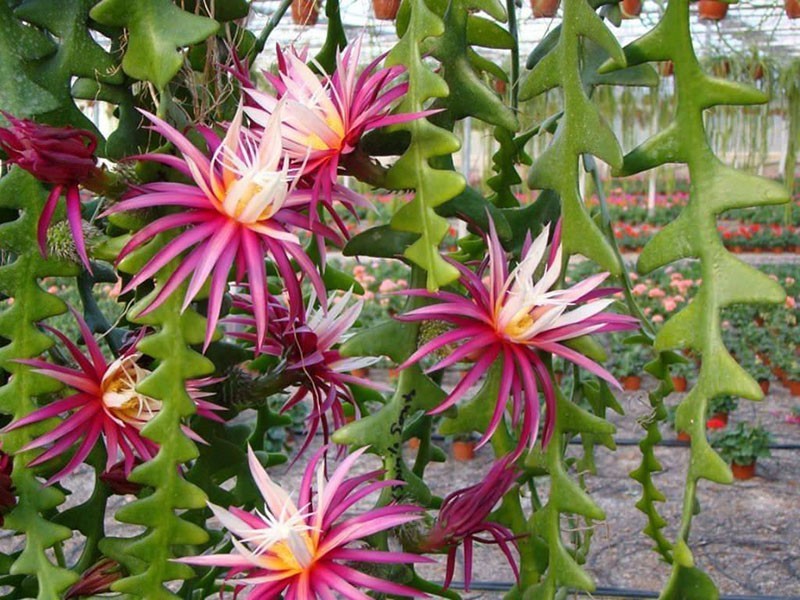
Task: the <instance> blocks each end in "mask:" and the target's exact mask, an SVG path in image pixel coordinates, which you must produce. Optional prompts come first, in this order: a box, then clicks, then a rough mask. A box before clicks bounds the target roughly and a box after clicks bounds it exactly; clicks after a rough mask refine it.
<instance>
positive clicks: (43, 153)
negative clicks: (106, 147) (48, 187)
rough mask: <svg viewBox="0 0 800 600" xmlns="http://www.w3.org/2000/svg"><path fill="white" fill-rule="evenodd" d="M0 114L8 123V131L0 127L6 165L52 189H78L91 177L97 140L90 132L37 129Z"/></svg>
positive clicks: (37, 124) (25, 122)
mask: <svg viewBox="0 0 800 600" xmlns="http://www.w3.org/2000/svg"><path fill="white" fill-rule="evenodd" d="M0 112H2V114H3V116H4V117H5V118H6V119H8V121H9V122H10V123H11V127H10V128H3V127H0V148H2V149H3V151H5V153H6V154H7V155H8V162H10V163H12V164H15V165H18V166H20V167H22V168H23V169H25V170H26V171H28V172H29V173H30V174H31V175H33V176H34V177H36V179H38V180H39V181H43V182H44V183H52V184H53V185H61V186H74V185H78V184H79V183H82V182H83V181H84V180H85V179H87V178H88V177H89V176H90V175H92V174H93V173H94V170H95V168H96V167H95V164H96V163H97V159H96V158H95V156H94V151H95V148H97V138H95V136H94V134H92V133H91V132H89V131H85V130H83V129H74V128H72V127H51V126H49V125H40V124H39V123H35V122H34V121H29V120H28V119H17V118H15V117H13V116H11V115H10V114H8V113H7V112H4V111H0Z"/></svg>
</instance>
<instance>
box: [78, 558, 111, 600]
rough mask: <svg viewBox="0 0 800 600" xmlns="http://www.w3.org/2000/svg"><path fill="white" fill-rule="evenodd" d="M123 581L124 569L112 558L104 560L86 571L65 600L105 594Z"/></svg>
mask: <svg viewBox="0 0 800 600" xmlns="http://www.w3.org/2000/svg"><path fill="white" fill-rule="evenodd" d="M119 579H122V567H120V566H119V564H118V563H117V562H116V561H113V560H111V559H110V558H103V559H100V560H99V561H97V562H96V563H94V565H92V566H91V567H89V568H88V569H86V571H84V573H83V574H82V575H81V578H80V579H79V580H78V581H77V582H76V583H75V585H73V586H72V587H71V588H69V589H68V590H67V593H66V595H65V596H64V600H71V599H72V598H83V597H88V596H96V595H97V594H105V593H108V592H110V591H111V584H112V583H114V582H115V581H117V580H119Z"/></svg>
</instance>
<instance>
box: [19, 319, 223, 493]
mask: <svg viewBox="0 0 800 600" xmlns="http://www.w3.org/2000/svg"><path fill="white" fill-rule="evenodd" d="M70 310H71V311H72V314H73V315H74V316H75V320H76V321H77V322H78V326H79V328H80V331H81V336H82V337H83V339H84V341H85V343H86V348H87V350H88V355H85V354H83V353H82V352H81V351H80V349H79V348H78V347H77V346H76V345H75V344H74V343H73V342H72V341H70V340H69V338H67V336H65V335H64V334H63V333H61V332H60V331H58V330H56V329H53V328H52V327H49V326H47V325H43V327H44V328H45V329H46V330H47V331H49V332H50V333H52V334H53V335H55V336H56V337H57V338H58V339H59V340H60V341H61V342H62V343H63V344H64V346H65V347H66V349H67V350H68V351H69V353H70V355H71V356H72V358H73V360H74V361H75V363H76V365H77V368H72V367H64V366H61V365H55V364H51V363H48V362H45V361H43V360H39V359H33V360H20V361H18V362H21V363H23V364H26V365H29V366H31V367H33V368H34V372H36V373H40V374H42V375H46V376H47V377H51V378H53V379H56V380H58V381H60V382H61V383H63V384H64V385H67V386H69V387H71V388H72V389H74V390H75V393H74V394H72V395H70V396H67V397H66V398H62V399H59V400H56V401H55V402H52V403H50V404H48V405H47V406H43V407H42V408H39V409H37V410H35V411H34V412H32V413H31V414H29V415H27V416H26V417H23V418H21V419H18V420H17V421H14V422H13V423H11V425H9V426H8V427H6V429H5V431H10V430H13V429H18V428H20V427H24V426H25V425H30V424H31V423H39V422H41V421H44V420H47V419H50V418H53V417H57V416H59V415H61V414H64V413H69V416H68V417H66V418H65V419H64V420H63V421H62V422H61V423H59V424H58V425H57V426H56V427H55V428H54V429H53V430H52V431H50V432H48V433H46V434H44V435H41V436H39V437H38V438H36V439H35V440H33V441H31V442H30V443H29V444H27V445H26V446H24V447H23V448H22V449H21V450H20V452H25V451H28V450H33V449H35V448H43V447H45V446H49V448H48V449H47V450H46V451H44V452H43V453H42V454H40V455H39V456H37V457H36V458H35V459H33V460H32V461H31V462H30V463H28V466H30V467H33V466H36V465H40V464H42V463H44V462H47V461H48V460H50V459H52V458H54V457H56V456H59V455H61V454H63V453H65V452H67V451H68V450H69V449H70V448H71V447H72V446H73V445H76V444H77V446H78V448H77V450H76V451H75V454H74V455H73V456H72V458H71V459H70V460H69V461H68V462H67V464H66V466H64V468H62V469H61V470H60V471H58V472H57V473H56V474H55V475H53V476H52V477H51V478H50V479H49V481H48V484H50V483H54V482H56V481H59V480H61V479H63V478H64V477H66V476H67V475H69V474H70V473H71V472H72V471H73V470H75V468H77V467H78V465H80V464H81V462H83V460H84V459H85V458H86V457H87V456H88V454H89V452H91V450H92V448H94V446H95V444H96V443H97V440H98V439H99V438H100V436H101V435H102V437H103V443H104V445H105V448H106V470H107V471H108V470H110V469H112V467H113V465H114V463H115V462H116V461H117V459H118V455H119V453H121V454H122V457H123V463H124V472H125V476H126V477H127V476H128V475H129V474H130V472H131V470H132V469H133V467H134V462H135V461H136V459H137V458H138V459H140V460H143V461H146V460H150V459H151V458H153V457H154V456H155V454H156V452H157V451H158V446H157V445H156V444H155V443H154V442H152V441H151V440H148V439H147V438H145V437H142V435H141V430H142V428H143V427H144V426H145V425H147V423H148V422H149V421H150V420H151V419H152V418H153V417H154V416H155V415H156V414H158V412H159V411H160V410H161V402H160V401H159V400H156V399H154V398H150V397H148V396H145V395H144V394H142V393H140V392H138V391H137V389H136V387H137V386H138V385H139V384H140V383H141V382H142V381H143V380H144V378H145V377H147V376H148V375H150V371H148V370H147V369H144V368H142V367H141V366H139V364H138V361H139V359H140V358H141V354H140V353H138V352H136V351H135V350H134V347H135V344H134V345H133V346H132V347H131V348H129V349H128V350H127V351H126V352H125V353H123V354H122V355H121V356H120V357H119V358H117V359H116V360H114V361H113V362H111V363H109V362H107V361H106V359H105V358H104V357H103V353H102V351H101V349H100V346H99V344H98V343H97V341H96V340H95V339H94V336H92V333H91V331H90V330H89V326H88V325H87V324H86V322H85V321H84V320H83V318H82V317H81V316H80V315H79V314H78V313H77V312H76V311H75V310H74V309H72V308H70ZM214 381H215V380H211V379H203V380H190V381H187V392H188V393H189V395H190V396H192V398H193V400H194V401H195V404H196V406H197V412H198V414H200V415H203V416H204V417H207V418H211V419H214V420H221V419H220V418H219V417H218V416H216V415H215V414H214V411H215V410H221V408H220V407H218V406H216V405H215V404H212V403H211V402H208V401H207V400H204V399H203V397H204V396H206V395H207V394H206V393H204V392H202V391H200V389H199V388H200V387H201V386H203V385H207V384H209V383H213V382H214ZM184 432H185V433H186V434H187V435H188V436H189V437H191V438H193V439H195V440H197V441H202V440H200V438H199V437H198V436H197V435H196V434H195V433H193V432H192V431H191V430H190V429H188V428H186V427H185V428H184Z"/></svg>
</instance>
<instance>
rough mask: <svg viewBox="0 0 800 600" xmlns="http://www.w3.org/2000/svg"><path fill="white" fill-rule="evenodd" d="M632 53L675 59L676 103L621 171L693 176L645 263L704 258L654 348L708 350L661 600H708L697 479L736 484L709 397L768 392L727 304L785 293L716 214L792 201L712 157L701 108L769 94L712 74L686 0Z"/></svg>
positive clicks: (691, 412) (677, 1) (692, 411)
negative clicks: (717, 442)
mask: <svg viewBox="0 0 800 600" xmlns="http://www.w3.org/2000/svg"><path fill="white" fill-rule="evenodd" d="M625 57H626V59H627V64H628V65H631V64H641V63H644V62H649V61H663V60H672V61H673V63H674V65H675V88H676V96H677V105H676V107H675V116H674V120H673V121H672V123H671V124H670V125H669V126H668V127H667V128H666V129H664V130H662V131H660V132H659V133H657V134H656V135H655V136H653V137H652V138H650V139H649V140H647V141H645V142H644V143H643V144H642V145H641V146H639V147H638V148H636V149H634V150H633V151H632V152H631V153H630V154H628V155H627V156H626V157H625V162H624V166H623V168H622V169H621V170H620V172H619V174H620V175H630V174H634V173H638V172H641V171H643V170H646V169H650V168H653V167H655V166H658V165H660V164H664V163H676V162H679V163H685V164H687V165H688V168H689V174H690V177H691V188H690V199H689V203H688V204H687V206H686V207H685V208H684V210H683V211H682V212H681V214H680V216H679V217H678V219H676V220H675V221H673V222H672V223H670V224H669V225H668V226H667V227H665V228H664V229H663V230H662V231H661V232H660V233H659V234H658V235H657V236H656V237H655V238H653V240H652V241H651V242H650V243H649V244H648V245H647V246H646V247H645V249H644V251H643V252H642V254H641V256H640V257H639V263H638V265H637V267H638V270H639V271H640V272H641V273H649V272H650V271H653V270H654V269H656V268H659V267H662V266H664V265H666V264H668V263H670V262H673V261H675V260H678V259H681V258H697V259H699V260H700V266H701V273H702V278H703V283H702V286H701V287H700V290H699V292H698V293H697V296H696V297H695V298H694V300H693V301H692V302H691V303H690V304H689V305H688V306H687V307H686V308H685V309H684V310H682V311H681V312H680V313H678V314H677V315H675V316H674V317H672V318H671V319H670V320H669V321H667V322H666V323H665V325H664V327H663V328H662V330H661V331H660V332H659V334H658V336H657V337H656V340H655V348H656V350H664V349H669V348H688V349H692V350H694V351H695V352H697V353H698V354H700V355H701V357H702V366H701V369H700V374H699V377H698V381H697V385H696V386H695V387H694V388H693V389H692V390H691V391H690V392H689V394H688V395H687V396H686V397H685V398H684V400H683V401H682V402H681V404H680V406H679V408H678V412H677V418H676V426H677V428H679V429H681V430H684V431H687V432H688V433H690V434H691V437H692V449H691V452H692V458H691V461H690V465H689V470H688V472H687V478H686V488H685V489H686V491H685V494H684V499H683V512H682V516H681V524H680V530H679V533H678V537H677V540H676V542H675V544H674V554H673V555H674V564H673V569H672V574H671V576H670V579H669V581H668V582H667V585H666V587H665V589H664V591H663V593H662V596H661V598H662V599H663V600H674V599H677V598H680V597H683V595H682V594H683V592H682V591H681V589H684V588H685V587H686V586H689V587H694V588H696V589H701V590H704V591H703V594H706V596H704V597H708V598H712V597H717V596H718V592H717V590H716V588H715V586H714V584H713V583H712V582H711V580H710V579H709V577H708V576H707V575H705V574H704V573H702V572H701V571H700V570H699V569H697V568H696V567H694V560H693V557H692V553H691V551H690V550H689V546H688V540H689V531H690V528H691V523H692V517H693V513H694V507H695V498H696V492H697V483H698V481H699V480H700V479H709V480H711V481H716V482H719V483H730V481H731V479H732V478H731V473H730V469H729V468H728V466H727V465H726V464H725V463H724V462H723V461H722V459H721V458H720V457H719V456H718V455H717V454H716V453H715V452H714V451H713V450H712V448H711V447H710V445H709V443H708V441H707V440H706V436H705V432H704V428H705V417H706V411H707V405H708V401H709V400H710V399H711V398H713V397H715V396H719V395H722V394H734V395H738V396H742V397H745V398H750V399H753V400H759V399H761V398H762V393H761V390H760V389H759V386H758V384H757V383H756V382H755V380H754V379H753V378H752V377H750V376H749V375H748V374H747V373H746V372H745V371H744V370H743V369H742V368H741V367H740V366H739V365H738V364H737V363H736V361H735V360H734V359H733V357H732V356H731V355H730V353H729V352H728V351H727V349H726V348H725V346H724V343H723V340H722V335H721V326H720V311H721V309H722V308H724V307H726V306H729V305H731V304H735V303H742V302H774V303H778V302H781V301H783V298H784V293H783V290H782V289H781V288H780V286H778V285H777V284H776V283H774V282H772V281H771V280H770V279H769V278H768V277H766V276H765V275H763V274H762V273H760V272H759V271H757V270H756V269H754V268H752V267H750V266H748V265H746V264H745V263H743V262H741V261H740V260H738V259H736V258H735V257H734V256H732V255H731V254H730V253H728V251H727V250H726V249H725V247H724V246H723V244H722V240H721V239H720V237H719V234H718V233H717V230H716V218H717V215H719V214H720V213H722V212H724V211H726V210H729V209H732V208H739V207H745V206H760V205H765V204H779V203H782V202H786V201H787V200H788V195H787V192H786V190H785V189H783V187H782V186H781V185H779V184H777V183H775V182H772V181H769V180H766V179H763V178H759V177H755V176H751V175H747V174H744V173H740V172H737V171H735V170H734V169H732V168H730V167H727V166H726V165H724V164H723V163H722V162H720V160H719V159H718V158H717V157H716V156H715V155H714V153H713V151H712V149H711V147H710V145H709V142H708V138H707V133H706V130H705V126H704V123H703V111H704V110H706V109H708V108H710V107H712V106H715V105H719V104H759V103H763V102H765V101H766V100H767V98H766V96H765V95H764V94H762V93H761V92H759V91H757V90H755V89H754V88H751V87H748V86H745V85H741V84H737V83H733V82H730V81H726V80H723V79H718V78H714V77H710V76H709V75H707V74H705V73H704V72H703V71H702V70H701V68H700V64H699V62H698V60H697V57H696V55H695V53H694V48H693V45H692V39H691V35H690V29H689V1H688V0H670V1H669V4H668V5H667V9H666V12H665V13H664V16H663V18H662V20H661V21H660V22H659V23H658V25H657V26H656V27H655V28H654V29H653V30H652V31H650V32H649V33H647V34H646V35H645V36H644V37H642V38H641V39H639V40H637V41H635V42H633V43H632V44H631V45H629V46H628V47H626V48H625ZM615 66H619V64H618V65H614V64H612V63H611V62H609V63H607V64H606V65H604V68H603V69H601V72H602V71H609V70H612V69H614V68H615ZM679 587H680V588H681V589H679ZM698 597H699V596H698Z"/></svg>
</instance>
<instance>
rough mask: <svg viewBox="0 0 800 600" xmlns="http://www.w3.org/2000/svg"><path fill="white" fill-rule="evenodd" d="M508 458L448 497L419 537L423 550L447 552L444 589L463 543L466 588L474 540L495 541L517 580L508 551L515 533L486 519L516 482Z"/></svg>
mask: <svg viewBox="0 0 800 600" xmlns="http://www.w3.org/2000/svg"><path fill="white" fill-rule="evenodd" d="M511 458H512V457H511V456H510V455H509V456H506V457H504V458H502V459H500V460H498V461H497V462H495V463H494V465H492V468H491V469H490V470H489V473H488V474H487V475H486V478H485V479H484V480H483V481H481V482H479V483H476V484H475V485H471V486H469V487H466V488H463V489H460V490H457V491H455V492H453V493H452V494H450V495H449V496H447V497H446V498H445V499H444V502H442V506H441V508H439V515H438V516H437V517H436V521H435V522H434V524H433V527H432V528H431V530H430V533H429V534H428V535H427V536H426V538H425V539H423V540H422V542H421V544H420V548H421V550H423V551H426V552H437V551H442V550H446V551H447V567H446V573H445V581H444V587H445V588H448V587H449V586H450V582H451V581H452V579H453V573H454V571H455V558H456V548H458V546H459V545H463V546H464V589H465V590H467V591H468V590H469V584H470V580H471V579H472V546H473V544H474V543H475V542H483V543H494V544H497V545H498V546H499V547H500V550H501V551H502V552H503V554H504V555H505V557H506V559H507V560H508V562H509V564H510V565H511V568H512V570H513V571H514V576H515V577H517V580H519V570H518V567H517V564H516V562H515V561H514V558H513V554H512V552H511V547H512V545H514V544H516V538H515V536H514V534H513V533H512V532H511V531H510V530H509V529H508V528H506V527H504V526H503V525H500V524H499V523H495V522H493V521H489V516H490V514H491V512H492V510H494V508H495V506H496V505H497V503H498V502H500V500H501V499H502V498H503V496H504V495H505V494H506V493H507V492H508V491H509V490H510V489H511V487H512V486H513V485H514V484H515V483H516V479H517V476H518V475H519V471H518V470H517V468H516V467H515V466H514V463H513V461H512V460H511ZM481 534H483V535H484V536H486V537H482V536H481Z"/></svg>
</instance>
